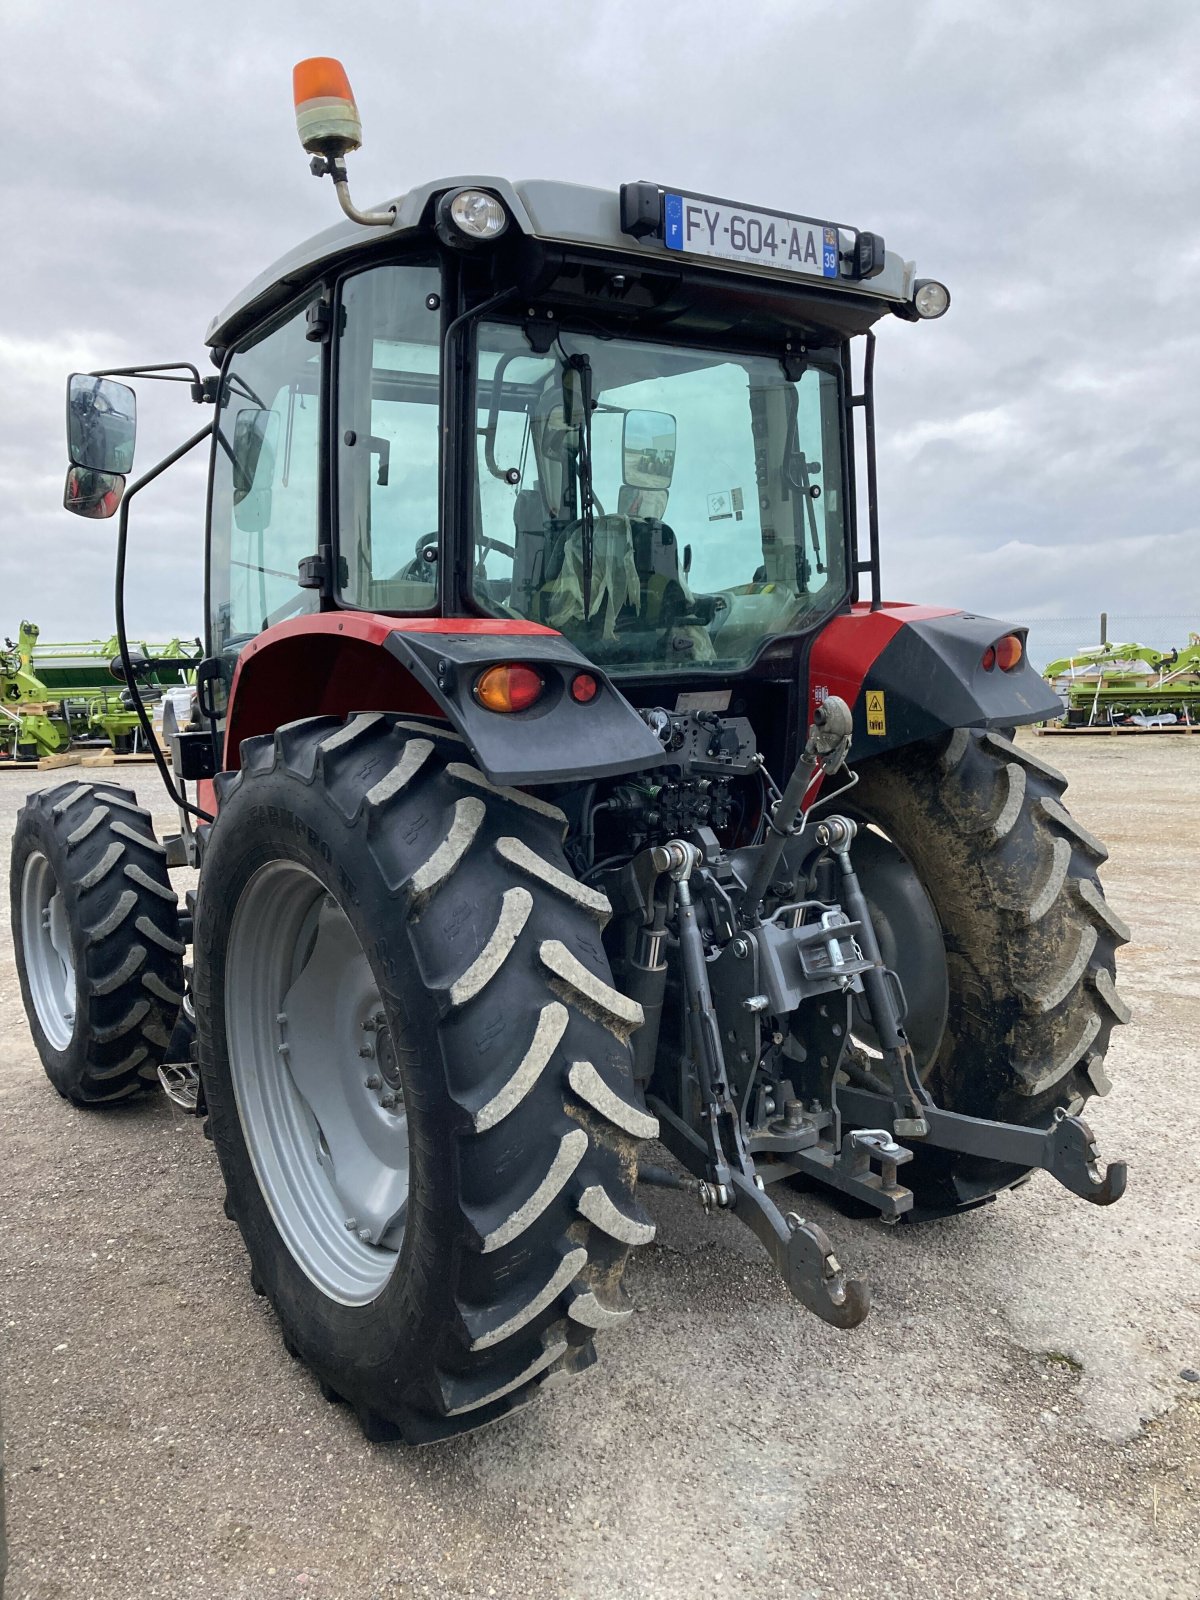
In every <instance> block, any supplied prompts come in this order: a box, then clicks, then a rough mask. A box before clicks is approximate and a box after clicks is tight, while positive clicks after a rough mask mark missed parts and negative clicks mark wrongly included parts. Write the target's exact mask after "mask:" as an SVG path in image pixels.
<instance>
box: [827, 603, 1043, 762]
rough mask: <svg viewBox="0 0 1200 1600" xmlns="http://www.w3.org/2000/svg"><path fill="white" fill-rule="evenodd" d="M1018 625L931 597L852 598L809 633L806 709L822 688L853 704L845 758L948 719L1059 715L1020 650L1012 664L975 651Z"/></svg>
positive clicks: (959, 724) (958, 722)
mask: <svg viewBox="0 0 1200 1600" xmlns="http://www.w3.org/2000/svg"><path fill="white" fill-rule="evenodd" d="M1007 633H1015V634H1017V635H1018V636H1019V637H1020V638H1021V640H1022V643H1023V642H1024V639H1025V633H1026V630H1025V629H1024V628H1020V627H1013V626H1012V625H1011V624H1009V623H1006V622H998V621H996V620H995V619H994V618H992V617H980V616H975V615H973V614H971V613H969V612H965V611H949V610H941V609H939V608H937V607H934V606H912V605H902V604H897V603H892V604H888V605H884V606H881V607H880V608H879V609H878V610H876V611H872V610H871V608H870V607H869V606H868V605H866V604H859V605H855V606H853V607H852V608H851V610H850V611H849V612H847V613H845V614H844V615H842V616H838V617H835V618H834V619H833V620H832V621H831V622H830V623H828V624H827V625H826V627H825V628H824V629H822V631H821V633H820V634H819V635H818V637H817V638H816V640H815V641H814V642H813V647H812V653H811V655H810V657H809V676H808V713H809V719H810V720H811V717H812V713H813V711H815V709H816V707H817V706H818V705H819V704H820V702H821V701H822V700H824V699H825V698H826V696H827V695H831V694H836V695H840V696H841V697H842V699H843V700H845V701H846V703H847V705H849V706H850V708H851V710H852V711H853V712H854V742H853V744H852V745H851V747H850V759H851V760H852V761H860V760H862V759H863V758H864V757H868V756H873V755H879V754H881V753H882V752H883V751H885V750H894V749H896V748H898V747H899V746H900V745H906V744H913V743H915V742H916V741H917V740H920V739H929V738H932V737H933V736H934V735H936V734H938V733H943V732H945V731H946V729H948V728H996V727H1012V726H1014V725H1015V724H1019V723H1024V722H1042V721H1045V720H1046V719H1047V718H1050V717H1057V716H1061V714H1062V702H1061V701H1060V700H1059V698H1058V696H1057V695H1056V694H1055V693H1054V692H1053V690H1051V689H1050V688H1049V687H1048V685H1047V684H1046V682H1045V680H1044V679H1043V678H1042V676H1041V674H1040V673H1039V672H1037V671H1036V670H1035V669H1034V668H1033V667H1032V666H1030V664H1029V661H1028V659H1027V657H1026V656H1025V654H1024V653H1022V657H1021V662H1020V665H1019V666H1017V667H1016V668H1015V669H1014V670H1013V671H1012V672H1002V671H1001V670H1000V669H999V668H998V667H993V668H992V670H991V671H988V670H987V669H986V668H985V667H984V665H983V654H984V651H985V650H986V649H987V648H988V646H989V645H992V644H994V643H995V642H996V640H997V639H1000V638H1003V636H1004V635H1005V634H1007Z"/></svg>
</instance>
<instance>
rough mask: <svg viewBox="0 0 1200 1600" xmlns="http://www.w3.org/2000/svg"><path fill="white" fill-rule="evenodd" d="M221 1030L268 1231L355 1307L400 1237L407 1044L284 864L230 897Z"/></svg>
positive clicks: (320, 896) (306, 881)
mask: <svg viewBox="0 0 1200 1600" xmlns="http://www.w3.org/2000/svg"><path fill="white" fill-rule="evenodd" d="M225 1028H226V1037H227V1040H228V1045H229V1065H230V1074H231V1077H232V1080H233V1091H234V1096H235V1098H236V1101H237V1109H238V1117H239V1119H240V1121H241V1125H242V1134H243V1137H244V1138H245V1141H246V1148H247V1150H248V1151H249V1153H250V1160H251V1162H252V1163H253V1166H254V1172H255V1176H256V1177H257V1179H258V1183H259V1187H260V1188H261V1190H262V1193H263V1196H264V1198H265V1199H266V1202H267V1205H268V1206H269V1208H270V1211H271V1215H272V1217H273V1219H274V1221H275V1226H276V1228H277V1229H278V1230H279V1233H280V1235H281V1237H282V1238H283V1241H284V1243H285V1244H286V1245H287V1248H288V1250H289V1251H290V1252H291V1255H292V1257H293V1258H294V1260H295V1261H296V1262H297V1264H298V1265H299V1266H300V1267H301V1268H302V1269H303V1270H304V1272H305V1273H306V1274H307V1276H308V1277H309V1278H310V1279H311V1280H312V1281H313V1283H315V1284H316V1285H317V1287H318V1288H319V1289H320V1290H321V1291H322V1292H323V1293H324V1294H326V1295H328V1296H329V1297H330V1298H331V1299H333V1300H337V1301H339V1302H340V1303H341V1304H343V1305H365V1304H366V1303H367V1302H368V1301H370V1300H373V1299H374V1298H375V1297H376V1296H377V1295H378V1294H379V1292H380V1290H381V1289H382V1288H383V1286H384V1284H385V1283H386V1282H387V1280H388V1278H389V1277H390V1275H391V1273H392V1270H393V1268H394V1267H395V1265H396V1261H397V1257H398V1253H399V1250H400V1245H401V1242H402V1240H403V1237H404V1225H405V1215H406V1211H407V1207H408V1188H409V1171H408V1119H407V1116H406V1114H405V1109H404V1098H403V1091H402V1085H401V1080H400V1070H399V1063H400V1059H401V1056H402V1054H405V1053H407V1051H408V1044H407V1041H406V1040H405V1039H404V1038H402V1037H398V1036H397V1035H396V1034H395V1032H394V1031H393V1028H392V1027H391V1026H390V1025H389V1023H388V1020H387V1018H386V1016H385V1013H384V1010H383V1006H382V1003H381V1001H380V997H379V990H378V988H377V986H376V983H375V979H374V977H373V976H372V973H371V968H370V964H369V963H368V961H367V958H366V956H365V955H364V953H363V950H362V946H361V945H360V944H359V942H358V938H357V936H356V935H355V933H354V930H353V928H352V927H351V926H350V922H349V920H348V918H347V917H346V915H345V913H344V912H343V911H342V909H341V907H340V906H339V905H338V904H337V902H336V900H334V898H333V896H332V895H330V894H329V893H328V891H327V890H326V888H325V886H324V885H323V884H322V883H320V882H319V881H318V880H317V879H316V878H315V877H314V876H313V874H312V873H311V872H309V871H308V870H307V868H305V867H302V866H300V865H298V864H297V863H295V862H291V861H274V862H271V863H270V864H269V865H268V866H265V867H260V868H259V870H258V871H257V872H256V873H255V874H254V876H253V877H252V878H251V879H250V881H249V882H248V883H247V885H246V887H245V888H244V889H243V891H242V894H241V897H240V899H239V900H238V903H237V906H236V908H235V910H234V914H233V925H232V927H231V929H230V937H229V956H228V964H227V967H226V974H225Z"/></svg>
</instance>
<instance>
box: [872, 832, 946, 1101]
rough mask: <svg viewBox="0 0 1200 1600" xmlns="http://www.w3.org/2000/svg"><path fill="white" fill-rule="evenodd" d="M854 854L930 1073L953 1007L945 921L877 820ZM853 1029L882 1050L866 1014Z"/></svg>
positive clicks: (915, 1047) (913, 1040)
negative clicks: (941, 920)
mask: <svg viewBox="0 0 1200 1600" xmlns="http://www.w3.org/2000/svg"><path fill="white" fill-rule="evenodd" d="M852 858H853V861H854V866H855V870H856V872H857V873H858V877H859V881H860V882H861V883H862V888H863V893H864V894H865V895H866V898H867V903H868V904H869V906H870V908H871V920H872V922H873V923H874V926H875V934H876V937H877V938H878V940H879V953H880V955H881V956H882V957H883V962H884V965H885V966H887V967H890V968H891V969H892V971H893V972H895V973H896V974H897V976H898V977H899V979H900V983H901V987H902V988H903V990H904V998H905V1001H906V1002H907V1006H908V1013H907V1016H906V1017H905V1021H904V1031H905V1033H906V1034H907V1035H908V1041H909V1043H910V1044H911V1046H912V1051H913V1055H914V1057H915V1059H916V1063H917V1070H918V1071H919V1073H920V1074H921V1076H922V1077H925V1076H926V1074H927V1073H928V1072H929V1070H930V1068H931V1067H932V1066H933V1063H934V1060H935V1058H936V1056H937V1053H938V1049H939V1047H940V1046H941V1042H942V1036H943V1034H944V1033H945V1031H946V1017H947V1013H948V1011H949V1006H950V973H949V969H948V968H947V966H946V941H945V936H944V934H943V932H942V925H941V922H940V921H939V919H938V915H937V912H936V911H935V910H934V908H933V903H932V901H931V900H930V898H929V895H928V893H927V891H926V889H925V886H924V884H922V882H921V878H920V875H919V873H918V872H917V869H916V868H915V867H914V866H913V864H912V862H911V861H910V860H909V859H908V857H907V856H906V855H905V854H904V852H903V850H901V849H900V847H899V846H898V845H897V844H896V843H895V841H894V840H892V839H890V838H888V837H887V836H886V835H885V834H884V833H883V832H882V830H881V829H880V828H879V826H878V824H877V823H873V824H871V825H870V826H865V827H861V828H860V830H859V834H858V838H857V839H856V840H855V841H854V846H853V850H852ZM853 1032H854V1036H855V1038H857V1039H860V1040H861V1041H863V1042H864V1043H866V1044H867V1045H869V1046H870V1047H871V1048H872V1049H877V1048H878V1042H877V1040H876V1037H875V1030H874V1029H873V1028H872V1027H871V1026H870V1024H869V1023H866V1022H864V1021H863V1020H862V1018H861V1017H856V1019H855V1023H854V1030H853Z"/></svg>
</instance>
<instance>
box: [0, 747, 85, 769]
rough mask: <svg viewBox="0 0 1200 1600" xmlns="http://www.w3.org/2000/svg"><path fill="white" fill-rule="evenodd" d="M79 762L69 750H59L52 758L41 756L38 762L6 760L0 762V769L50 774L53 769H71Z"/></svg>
mask: <svg viewBox="0 0 1200 1600" xmlns="http://www.w3.org/2000/svg"><path fill="white" fill-rule="evenodd" d="M78 760H79V757H78V756H77V755H73V754H72V753H71V751H70V750H60V751H58V752H57V753H56V754H54V755H52V756H42V757H41V759H40V760H38V761H17V760H15V759H14V758H7V759H5V760H3V761H0V768H3V769H6V770H7V771H10V772H16V771H17V770H18V769H19V770H20V771H21V772H52V771H53V770H54V768H55V767H73V766H74V765H75V763H76V762H77V761H78Z"/></svg>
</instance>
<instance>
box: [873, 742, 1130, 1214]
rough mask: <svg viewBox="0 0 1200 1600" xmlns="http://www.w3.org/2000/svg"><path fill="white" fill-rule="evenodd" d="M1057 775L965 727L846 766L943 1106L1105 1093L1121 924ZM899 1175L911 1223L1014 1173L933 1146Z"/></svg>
mask: <svg viewBox="0 0 1200 1600" xmlns="http://www.w3.org/2000/svg"><path fill="white" fill-rule="evenodd" d="M1066 786H1067V780H1066V778H1065V777H1064V776H1063V775H1062V774H1061V773H1060V772H1058V771H1057V769H1055V768H1054V767H1051V766H1049V765H1048V764H1047V763H1045V762H1043V761H1041V760H1039V759H1038V757H1037V756H1035V755H1033V754H1032V753H1031V752H1030V751H1028V750H1025V749H1022V748H1021V747H1020V746H1018V745H1015V744H1013V743H1012V742H1011V741H1010V740H1008V739H1006V738H1003V737H1002V736H1001V735H999V734H996V733H976V732H969V731H967V730H964V729H959V730H956V731H955V732H954V733H953V734H951V735H949V736H947V737H946V738H944V739H943V740H941V741H938V742H930V743H926V744H920V745H914V746H910V747H908V748H906V749H902V750H899V751H897V752H896V753H895V754H893V755H888V756H882V757H878V758H876V759H875V760H873V761H869V762H866V763H864V764H863V766H862V768H861V782H860V784H859V787H858V788H857V789H855V791H854V794H853V807H852V811H853V814H856V815H857V816H858V817H859V819H860V820H862V821H866V822H869V823H873V824H874V825H875V827H874V828H873V829H872V830H870V831H869V832H868V833H866V834H865V835H863V836H861V837H860V839H859V840H858V841H856V844H855V847H854V859H855V861H856V864H857V866H858V870H859V875H860V878H861V881H862V884H863V888H864V891H865V893H866V896H867V899H868V902H869V903H870V904H871V907H872V914H873V916H874V917H875V919H876V925H877V927H878V929H879V931H880V934H881V941H880V942H881V947H882V950H883V955H884V959H885V960H886V961H887V962H888V963H889V965H894V966H895V968H896V970H897V971H898V973H899V975H900V979H901V982H902V984H903V985H904V989H905V992H906V995H907V998H908V1002H909V1012H910V1014H909V1018H908V1021H907V1028H908V1032H909V1036H910V1039H911V1041H912V1044H913V1049H914V1053H915V1054H916V1056H917V1061H918V1066H919V1068H920V1070H921V1073H922V1076H923V1077H924V1079H925V1081H926V1082H927V1083H928V1085H929V1087H930V1089H931V1091H932V1093H933V1095H934V1097H935V1098H936V1100H937V1101H938V1103H939V1104H941V1105H943V1106H945V1107H947V1108H948V1109H950V1110H954V1111H962V1112H966V1113H967V1114H969V1115H972V1116H982V1117H989V1118H994V1119H997V1120H1000V1121H1007V1122H1019V1123H1025V1124H1027V1125H1036V1126H1044V1125H1045V1124H1047V1123H1048V1122H1049V1121H1050V1119H1051V1117H1052V1115H1053V1112H1054V1109H1055V1107H1057V1106H1067V1107H1069V1108H1070V1109H1072V1110H1078V1109H1080V1107H1081V1106H1082V1105H1083V1103H1084V1102H1085V1101H1086V1100H1087V1099H1089V1098H1090V1096H1092V1095H1093V1094H1104V1093H1106V1092H1107V1089H1108V1087H1109V1083H1108V1078H1107V1076H1106V1075H1105V1072H1104V1057H1105V1053H1106V1051H1107V1049H1108V1043H1109V1035H1110V1034H1111V1032H1112V1029H1113V1027H1114V1025H1115V1024H1117V1023H1120V1022H1125V1021H1126V1020H1127V1019H1128V1015H1129V1013H1128V1009H1127V1007H1126V1006H1125V1004H1124V1002H1123V1001H1122V1000H1121V999H1120V997H1119V996H1118V994H1117V991H1116V987H1115V983H1114V977H1115V956H1116V951H1117V949H1118V947H1119V946H1120V945H1122V944H1124V943H1126V941H1127V940H1128V938H1129V930H1128V929H1127V928H1126V926H1125V924H1124V923H1123V922H1122V920H1121V918H1120V917H1118V916H1117V915H1116V913H1115V912H1114V911H1113V910H1112V909H1111V908H1110V907H1109V905H1108V903H1107V902H1106V900H1105V898H1104V893H1103V890H1102V889H1101V887H1100V882H1099V878H1098V876H1097V868H1098V866H1099V865H1100V863H1101V862H1102V861H1104V860H1105V859H1106V857H1107V854H1108V852H1107V851H1106V849H1105V847H1104V846H1103V844H1101V842H1100V841H1099V840H1098V839H1097V838H1095V837H1094V836H1093V835H1092V834H1091V833H1089V832H1088V830H1087V829H1086V828H1084V827H1082V826H1081V825H1080V824H1079V823H1077V822H1076V821H1075V820H1074V818H1072V817H1071V815H1070V813H1069V812H1068V811H1067V810H1066V809H1065V807H1064V806H1063V804H1062V799H1061V796H1062V793H1063V790H1064V789H1065V788H1066ZM880 832H882V834H883V835H886V839H884V838H881V837H880ZM904 1173H905V1174H906V1175H907V1176H905V1177H904V1178H903V1181H904V1182H906V1183H908V1184H909V1185H910V1186H911V1187H912V1188H913V1190H914V1193H915V1195H916V1207H915V1208H914V1212H913V1216H914V1217H917V1218H919V1217H921V1216H923V1215H924V1216H931V1215H943V1214H945V1213H947V1212H951V1211H954V1210H958V1209H961V1208H962V1207H964V1206H969V1205H972V1204H975V1203H977V1202H978V1201H979V1200H981V1199H984V1198H986V1197H987V1196H989V1195H991V1194H993V1193H995V1192H996V1191H997V1190H998V1189H1001V1188H1004V1187H1006V1186H1008V1185H1010V1184H1012V1183H1013V1182H1016V1181H1018V1180H1019V1179H1020V1178H1021V1177H1023V1176H1024V1173H1023V1171H1022V1170H1021V1169H1019V1168H1013V1167H1008V1166H1001V1165H999V1164H998V1163H995V1162H985V1161H980V1160H976V1159H973V1158H970V1157H965V1156H953V1155H949V1154H946V1153H944V1152H939V1151H933V1150H930V1151H920V1152H919V1153H918V1155H917V1157H916V1158H915V1159H914V1161H913V1162H912V1164H911V1165H910V1166H907V1167H906V1168H904Z"/></svg>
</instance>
